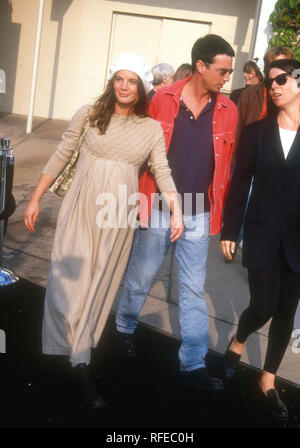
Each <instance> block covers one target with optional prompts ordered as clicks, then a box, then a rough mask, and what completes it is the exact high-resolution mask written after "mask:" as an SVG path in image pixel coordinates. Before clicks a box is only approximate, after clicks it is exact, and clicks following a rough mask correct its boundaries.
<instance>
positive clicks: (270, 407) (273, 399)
mask: <svg viewBox="0 0 300 448" xmlns="http://www.w3.org/2000/svg"><path fill="white" fill-rule="evenodd" d="M256 394H257V395H256V396H257V399H258V402H259V404H260V405H261V406H262V407H263V408H264V410H265V411H267V412H268V413H270V414H272V415H273V416H275V417H277V418H279V419H283V420H286V419H287V418H288V415H289V413H288V409H287V407H286V405H285V404H284V402H283V401H282V400H281V398H280V397H279V394H278V392H277V390H276V389H269V390H268V391H267V394H265V393H264V392H263V391H262V390H261V388H260V387H259V385H257V391H256Z"/></svg>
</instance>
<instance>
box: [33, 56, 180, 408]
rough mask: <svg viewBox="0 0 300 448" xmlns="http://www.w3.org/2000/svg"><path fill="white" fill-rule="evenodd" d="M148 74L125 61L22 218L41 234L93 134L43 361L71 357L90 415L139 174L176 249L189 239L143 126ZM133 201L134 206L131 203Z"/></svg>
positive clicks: (63, 216) (57, 265)
mask: <svg viewBox="0 0 300 448" xmlns="http://www.w3.org/2000/svg"><path fill="white" fill-rule="evenodd" d="M151 76H152V74H151V72H150V69H149V66H148V64H147V62H146V61H145V59H144V58H143V57H141V56H139V55H136V54H124V55H121V56H120V57H119V58H118V59H117V60H116V62H115V63H114V64H113V65H112V67H111V69H110V74H109V82H108V85H107V89H106V91H105V92H104V94H103V95H102V96H101V97H100V98H99V99H98V100H97V101H96V103H95V104H94V105H93V106H92V107H89V106H83V107H81V108H80V109H79V110H78V111H77V112H76V113H75V115H74V116H73V118H72V120H71V122H70V124H69V127H68V129H67V130H66V131H65V133H64V135H63V138H62V141H61V142H60V144H59V145H58V148H57V150H56V151H55V153H54V154H53V155H52V157H51V158H50V160H49V162H48V163H47V165H46V166H45V168H44V170H43V173H42V175H41V177H40V179H39V181H38V184H37V186H36V188H35V190H34V191H33V193H32V196H31V200H30V202H29V205H28V207H27V209H26V211H25V216H24V219H25V225H26V227H27V228H28V230H29V231H31V232H33V231H34V230H35V223H36V220H37V217H38V214H39V201H40V199H41V197H42V196H43V194H44V193H45V192H46V190H47V189H48V188H49V186H50V185H51V184H52V182H53V180H54V179H55V178H56V176H57V175H58V174H59V173H60V171H61V170H62V168H63V167H64V166H65V164H66V162H67V161H68V160H69V159H70V157H71V155H72V152H73V151H74V150H75V148H76V145H77V142H78V139H79V136H80V132H81V129H82V127H83V126H86V125H87V124H88V126H89V127H88V130H87V132H86V134H85V138H84V141H83V144H82V146H81V148H80V157H79V160H78V163H77V168H76V173H75V176H74V178H73V181H72V184H71V186H70V188H69V190H68V192H67V194H66V196H65V198H64V200H63V203H62V206H61V209H60V212H59V216H58V220H57V228H56V233H55V238H54V245H53V249H52V255H51V266H50V271H49V277H48V285H47V291H46V298H45V311H44V320H43V352H44V353H45V354H55V355H67V356H68V357H69V360H70V362H71V363H72V366H73V367H75V369H76V371H78V372H79V380H80V383H81V385H82V390H83V400H84V402H85V404H86V405H87V406H88V407H92V408H95V407H100V406H104V405H105V403H104V401H103V399H102V397H101V396H100V395H99V394H98V392H97V391H96V389H95V387H94V385H93V383H92V380H91V378H90V376H89V367H88V366H89V363H90V352H91V347H95V346H96V345H97V344H98V342H99V339H100V336H101V334H102V331H103V329H104V326H105V323H106V320H107V317H108V314H109V312H110V310H111V306H112V303H113V300H114V298H115V295H116V293H117V290H118V287H119V284H120V281H121V278H122V275H123V272H124V270H125V268H126V264H127V260H128V256H129V253H130V248H131V243H132V238H133V233H134V225H133V223H135V222H136V216H137V212H138V210H137V198H136V194H137V192H138V172H139V168H140V167H141V165H142V164H143V163H144V162H145V160H147V161H148V163H149V165H150V167H151V170H152V172H153V174H154V176H155V179H156V182H157V185H158V188H159V190H160V192H161V193H166V194H165V195H164V196H165V198H166V200H167V202H168V204H169V206H170V210H171V213H172V214H171V239H172V241H175V240H177V239H178V238H180V237H181V235H182V232H183V224H182V217H181V211H180V208H179V205H178V202H177V193H176V187H175V185H174V182H173V179H172V177H171V173H170V169H169V166H168V162H167V159H166V152H165V143H164V136H163V132H162V129H161V127H160V124H159V123H158V122H156V121H154V120H152V119H151V118H149V117H148V116H147V112H146V110H147V96H146V94H147V90H148V89H149V86H150V82H151ZM134 198H135V200H133V199H134Z"/></svg>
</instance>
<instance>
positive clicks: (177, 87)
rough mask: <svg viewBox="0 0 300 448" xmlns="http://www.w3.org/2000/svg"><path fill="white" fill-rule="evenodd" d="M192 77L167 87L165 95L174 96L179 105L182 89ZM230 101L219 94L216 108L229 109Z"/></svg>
mask: <svg viewBox="0 0 300 448" xmlns="http://www.w3.org/2000/svg"><path fill="white" fill-rule="evenodd" d="M192 76H193V75H191V76H189V77H188V78H184V79H181V80H180V81H177V82H175V83H174V84H172V85H171V86H167V87H165V88H164V93H165V95H172V96H174V100H175V101H176V103H178V104H179V102H180V96H181V92H182V89H183V88H184V86H185V85H186V83H187V82H188V81H189V80H190V79H192ZM228 101H229V100H228V99H227V98H226V97H225V95H222V94H221V93H217V96H216V107H217V108H218V109H221V107H226V108H227V107H228Z"/></svg>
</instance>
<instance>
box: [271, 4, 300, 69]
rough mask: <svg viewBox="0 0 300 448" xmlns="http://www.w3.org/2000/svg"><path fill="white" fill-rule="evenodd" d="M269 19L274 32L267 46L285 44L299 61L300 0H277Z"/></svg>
mask: <svg viewBox="0 0 300 448" xmlns="http://www.w3.org/2000/svg"><path fill="white" fill-rule="evenodd" d="M269 21H270V22H271V24H272V28H273V32H274V35H273V37H272V38H271V40H270V42H269V48H272V47H275V46H277V45H285V46H286V47H289V48H290V49H291V50H292V51H293V53H294V55H295V58H296V59H298V60H299V61H300V0H278V1H277V3H276V4H275V9H274V11H273V12H272V14H271V15H270V17H269Z"/></svg>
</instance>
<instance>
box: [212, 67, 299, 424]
mask: <svg viewBox="0 0 300 448" xmlns="http://www.w3.org/2000/svg"><path fill="white" fill-rule="evenodd" d="M266 87H267V91H268V96H269V114H268V117H267V118H265V119H263V120H260V121H256V122H254V123H251V124H249V125H248V126H246V127H245V129H244V131H243V133H242V135H241V139H240V142H239V146H238V150H237V165H236V169H235V172H234V174H233V178H232V181H231V185H230V189H229V193H228V198H227V202H226V207H225V212H224V225H223V229H222V234H221V242H220V247H221V249H222V251H223V253H224V255H225V257H226V258H227V259H228V260H231V259H232V254H233V253H234V251H235V245H236V241H237V238H238V234H239V230H240V227H241V224H242V221H243V216H244V212H245V209H246V202H247V197H248V192H249V188H250V184H251V179H252V176H253V187H252V192H251V195H250V200H249V204H248V208H247V211H246V216H245V228H244V244H243V266H244V267H246V268H247V269H248V279H249V289H250V304H249V306H248V307H247V308H246V310H245V311H244V312H243V313H242V315H241V317H240V320H239V323H238V329H237V333H236V334H235V336H233V338H232V340H231V341H230V343H229V346H228V348H227V351H226V353H225V360H224V373H225V376H226V377H227V378H228V379H229V378H232V377H233V376H234V374H235V372H236V367H237V365H238V363H239V361H240V358H241V355H242V352H243V349H244V346H245V344H246V341H247V338H248V336H249V335H250V334H251V333H253V332H255V331H257V330H259V329H260V328H261V327H262V326H263V325H264V324H265V323H266V322H267V321H268V320H269V319H271V324H270V329H269V335H268V346H267V353H266V358H265V363H264V367H263V371H262V375H261V377H260V379H259V382H258V387H257V391H258V396H259V397H260V398H261V400H262V402H263V404H264V405H265V406H266V407H267V408H268V409H269V410H270V411H271V412H273V413H274V414H276V415H277V416H279V417H283V418H286V417H287V415H288V411H287V408H286V405H285V404H284V403H283V402H282V400H281V399H280V397H279V395H278V392H277V390H276V388H275V375H276V372H277V370H278V368H279V366H280V363H281V361H282V358H283V356H284V353H285V351H286V348H287V346H288V343H289V340H290V337H291V333H292V331H293V323H294V316H295V312H296V309H297V305H298V300H299V296H300V176H299V172H300V127H299V125H300V62H298V61H296V60H294V59H282V60H278V61H274V62H272V63H271V64H270V66H269V69H268V73H267V76H266Z"/></svg>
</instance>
